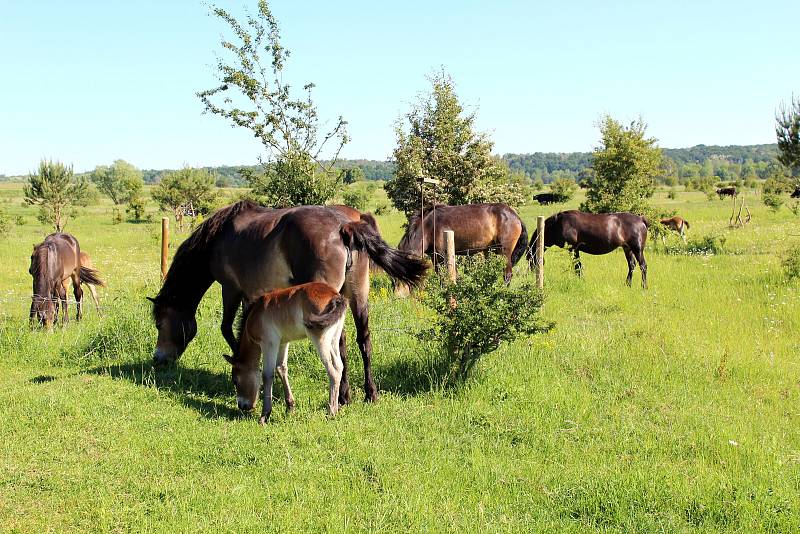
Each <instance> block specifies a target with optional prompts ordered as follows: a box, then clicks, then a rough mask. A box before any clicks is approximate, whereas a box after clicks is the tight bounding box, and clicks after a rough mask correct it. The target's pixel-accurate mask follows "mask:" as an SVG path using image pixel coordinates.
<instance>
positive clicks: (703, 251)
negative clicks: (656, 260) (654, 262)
mask: <svg viewBox="0 0 800 534" xmlns="http://www.w3.org/2000/svg"><path fill="white" fill-rule="evenodd" d="M725 241H726V240H725V236H721V235H706V236H703V237H701V238H697V239H689V240H688V241H687V242H686V243H668V244H667V245H666V247H664V253H665V254H675V255H677V254H685V255H687V256H717V255H720V254H725V253H726V250H725Z"/></svg>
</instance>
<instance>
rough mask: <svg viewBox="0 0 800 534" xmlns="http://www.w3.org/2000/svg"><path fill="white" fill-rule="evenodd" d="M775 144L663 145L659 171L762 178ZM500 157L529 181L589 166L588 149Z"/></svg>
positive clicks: (575, 175) (579, 173) (571, 174)
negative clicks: (668, 146) (674, 146)
mask: <svg viewBox="0 0 800 534" xmlns="http://www.w3.org/2000/svg"><path fill="white" fill-rule="evenodd" d="M777 151H778V147H777V145H775V144H768V145H747V146H738V145H733V146H714V145H710V146H709V145H697V146H694V147H691V148H665V149H664V156H665V158H664V165H663V174H662V176H660V177H659V178H661V179H662V181H663V180H667V179H668V178H670V177H672V178H674V179H676V180H678V181H686V180H690V179H692V178H694V177H697V176H701V177H716V178H717V179H719V180H737V179H746V178H748V177H752V176H755V177H760V178H764V177H765V176H766V174H767V172H768V167H769V164H770V163H771V162H773V161H775V157H776V155H777ZM503 159H504V160H505V161H506V162H507V163H508V166H509V167H510V168H511V169H512V170H515V171H518V172H522V173H524V174H525V175H526V176H528V177H529V178H530V179H531V180H541V181H542V182H544V183H550V182H552V181H553V180H555V179H557V178H572V179H573V180H575V181H580V179H581V178H582V177H583V176H584V175H585V174H586V173H588V172H590V171H589V169H590V166H591V153H590V152H568V153H555V152H534V153H533V154H505V155H504V156H503Z"/></svg>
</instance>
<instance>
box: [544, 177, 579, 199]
mask: <svg viewBox="0 0 800 534" xmlns="http://www.w3.org/2000/svg"><path fill="white" fill-rule="evenodd" d="M577 190H578V184H576V183H575V180H572V179H570V178H557V179H556V180H554V181H553V183H551V184H550V191H552V193H553V195H554V196H555V199H556V202H568V201H570V200H572V197H573V196H575V191H577Z"/></svg>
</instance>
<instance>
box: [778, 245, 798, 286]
mask: <svg viewBox="0 0 800 534" xmlns="http://www.w3.org/2000/svg"><path fill="white" fill-rule="evenodd" d="M781 265H782V266H783V274H784V275H785V276H786V278H788V279H789V280H793V279H795V278H800V247H793V248H791V249H789V251H788V252H787V253H786V255H785V256H784V258H783V261H782V262H781Z"/></svg>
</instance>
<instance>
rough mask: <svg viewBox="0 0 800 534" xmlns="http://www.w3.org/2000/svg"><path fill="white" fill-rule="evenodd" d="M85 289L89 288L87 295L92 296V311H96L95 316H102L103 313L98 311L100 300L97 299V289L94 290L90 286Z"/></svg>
mask: <svg viewBox="0 0 800 534" xmlns="http://www.w3.org/2000/svg"><path fill="white" fill-rule="evenodd" d="M86 287H88V288H89V293H91V295H92V300H93V301H94V309H95V310H97V315H103V312H101V311H100V300H99V299H98V298H97V289H95V287H94V286H93V285H91V284H88V285H87V286H86Z"/></svg>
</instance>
